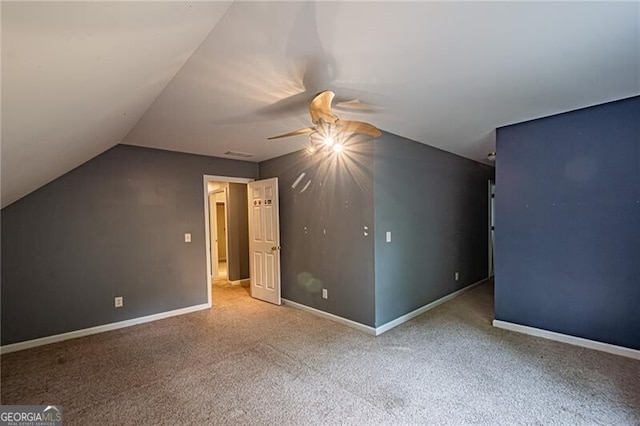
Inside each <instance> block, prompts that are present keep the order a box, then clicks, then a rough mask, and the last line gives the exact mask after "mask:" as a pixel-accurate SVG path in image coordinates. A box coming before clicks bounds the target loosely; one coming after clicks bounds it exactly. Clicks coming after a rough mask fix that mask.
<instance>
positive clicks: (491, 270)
mask: <svg viewBox="0 0 640 426" xmlns="http://www.w3.org/2000/svg"><path fill="white" fill-rule="evenodd" d="M495 190H496V184H495V182H494V181H493V180H491V179H489V265H488V268H489V269H488V270H489V274H488V275H489V278H491V277H493V276H494V275H495V267H496V262H495V254H496V251H495V244H494V241H493V240H494V238H495V235H496V234H495V231H494V229H493V228H495V223H494V222H495V221H494V220H492V219H494V218H495V212H494V208H495V202H494V200H495Z"/></svg>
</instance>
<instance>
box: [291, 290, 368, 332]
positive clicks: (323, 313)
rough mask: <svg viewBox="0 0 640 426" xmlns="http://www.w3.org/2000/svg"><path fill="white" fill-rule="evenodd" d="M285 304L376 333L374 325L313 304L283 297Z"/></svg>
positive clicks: (357, 328)
mask: <svg viewBox="0 0 640 426" xmlns="http://www.w3.org/2000/svg"><path fill="white" fill-rule="evenodd" d="M282 301H283V302H284V304H285V305H289V306H291V307H292V308H296V309H300V310H301V311H306V312H309V313H310V314H313V315H315V316H318V317H321V318H324V319H328V320H330V321H333V322H337V323H340V324H342V325H346V326H347V327H351V328H355V329H356V330H360V331H362V332H365V333H367V334H371V335H373V336H375V335H376V329H375V328H373V327H369V326H368V325H364V324H360V323H359V322H355V321H351V320H350V319H346V318H342V317H339V316H338V315H334V314H330V313H329V312H325V311H321V310H319V309H316V308H312V307H311V306H307V305H303V304H301V303H297V302H293V301H291V300H288V299H282Z"/></svg>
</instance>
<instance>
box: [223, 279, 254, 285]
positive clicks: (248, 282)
mask: <svg viewBox="0 0 640 426" xmlns="http://www.w3.org/2000/svg"><path fill="white" fill-rule="evenodd" d="M227 282H228V283H229V284H231V285H240V286H242V287H249V286H250V285H251V278H244V279H241V280H236V281H227Z"/></svg>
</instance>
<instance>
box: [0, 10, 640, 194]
mask: <svg viewBox="0 0 640 426" xmlns="http://www.w3.org/2000/svg"><path fill="white" fill-rule="evenodd" d="M2 14H3V16H2V24H3V28H2V36H3V40H2V48H3V49H2V62H3V64H2V66H3V68H2V73H3V75H2V78H3V86H4V87H3V89H4V91H3V94H2V107H3V116H2V119H3V124H4V127H3V145H2V190H3V193H2V204H3V206H4V205H6V204H8V203H10V202H13V201H14V200H16V199H18V198H20V197H21V196H23V195H25V194H26V193H28V192H30V191H32V190H34V189H36V188H37V187H39V186H40V185H42V184H44V183H46V182H47V181H49V180H51V179H53V178H55V177H57V176H59V175H60V174H62V173H64V172H66V171H68V170H70V169H71V168H73V167H75V166H77V165H79V164H81V163H82V162H83V161H85V160H87V159H89V158H91V157H93V156H94V155H96V154H98V153H100V152H102V151H103V150H105V149H107V148H109V147H110V146H112V145H114V144H116V143H118V142H121V141H124V143H128V144H133V145H141V146H149V147H157V148H163V149H169V150H174V151H184V152H193V153H200V154H207V155H215V156H222V157H224V156H225V155H224V152H226V151H228V150H233V151H241V152H248V153H252V154H254V157H252V158H251V160H252V161H261V160H264V159H268V158H272V157H275V156H278V155H281V154H285V153H288V152H291V151H294V150H296V149H299V148H301V147H302V146H303V144H304V142H305V137H304V136H299V137H295V138H290V139H282V140H277V141H267V140H266V138H267V136H272V135H276V134H281V133H284V132H287V131H290V130H293V129H296V128H299V127H304V126H307V125H309V124H310V123H309V117H308V113H307V105H308V102H309V100H310V99H311V98H312V97H313V95H314V94H315V93H317V92H319V91H321V90H325V89H332V90H334V91H335V92H336V94H337V95H338V97H341V98H342V99H345V100H346V99H353V98H359V99H360V100H361V101H363V102H366V103H370V104H373V105H376V106H377V107H378V111H376V112H368V113H354V112H353V111H339V112H338V114H339V115H340V116H341V117H343V118H348V119H360V120H364V121H369V122H372V123H374V124H376V125H377V126H378V127H380V128H382V129H384V130H386V131H389V132H392V133H396V134H398V135H401V136H404V137H407V138H410V139H413V140H416V141H418V142H422V143H426V144H429V145H433V146H436V147H439V148H442V149H444V150H447V151H450V152H454V153H457V154H459V155H462V156H465V157H468V158H471V159H474V160H477V161H486V155H487V152H489V151H492V150H493V149H494V140H493V135H494V129H495V128H496V127H499V126H502V125H506V124H511V123H515V122H520V121H524V120H529V119H533V118H538V117H541V116H546V115H550V114H555V113H558V112H563V111H569V110H573V109H576V108H581V107H585V106H589V105H595V104H599V103H603V102H607V101H611V100H616V99H621V98H625V97H629V96H634V95H637V94H640V3H638V2H602V3H596V2H566V3H555V2H531V3H528V2H495V3H488V2H461V3H453V2H406V3H405V2H403V3H397V2H344V1H343V2H318V3H315V2H306V3H301V2H283V3H275V2H240V1H237V2H234V3H233V4H232V5H231V6H229V4H228V3H219V2H215V3H206V2H194V3H183V2H178V3H152V2H151V3H147V2H142V3H133V2H131V3H129V2H125V3H115V2H114V3H111V2H108V3H81V2H77V3H76V2H71V3H36V4H34V3H21V4H13V3H8V4H6V3H3V5H2ZM203 40H204V41H203ZM200 42H202V44H200ZM198 46H199V47H198ZM196 48H197V49H196ZM194 50H195V51H194ZM192 52H193V54H191V53H192ZM187 58H188V59H187ZM185 61H186V62H185ZM183 64H184V65H183ZM178 69H179V71H178ZM177 71H178V72H177ZM176 72H177V73H176ZM172 77H173V79H172ZM125 114H126V115H125ZM136 123H137V124H136Z"/></svg>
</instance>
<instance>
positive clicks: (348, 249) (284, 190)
mask: <svg viewBox="0 0 640 426" xmlns="http://www.w3.org/2000/svg"><path fill="white" fill-rule="evenodd" d="M343 154H345V155H343V156H341V157H340V158H342V159H341V160H339V161H337V160H336V158H338V157H335V156H329V157H327V158H321V157H319V156H320V153H318V154H317V156H313V157H310V156H309V155H308V154H307V153H306V152H304V151H300V152H296V153H293V154H290V155H286V156H283V157H278V158H275V159H272V160H269V161H265V162H262V163H260V178H261V179H266V178H270V177H278V179H279V181H278V182H279V195H280V223H281V227H280V238H281V246H282V251H281V266H282V297H284V298H285V299H289V300H293V301H295V302H298V303H302V304H304V305H307V306H311V307H314V308H317V309H320V310H323V311H326V312H330V313H332V314H335V315H339V316H341V317H343V318H347V319H350V320H353V321H356V322H359V323H361V324H366V325H369V326H373V325H374V321H375V313H374V254H373V175H372V167H373V158H372V152H371V144H370V143H358V142H353V143H352V144H351V145H350V148H349V151H348V152H344V153H343ZM302 173H305V176H304V178H303V179H302V180H301V181H300V182H299V183H298V185H297V186H296V187H295V188H293V187H292V185H293V184H294V182H295V181H296V179H297V178H298V177H299V176H300V175H301V174H302ZM308 182H310V183H309V184H308V186H307V183H308ZM305 186H307V188H306V189H304V187H305ZM364 226H367V227H369V229H370V232H369V235H368V236H365V235H364V233H363V227H364ZM322 288H326V289H327V290H328V294H329V298H328V299H326V300H325V299H322V297H321V289H322Z"/></svg>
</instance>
